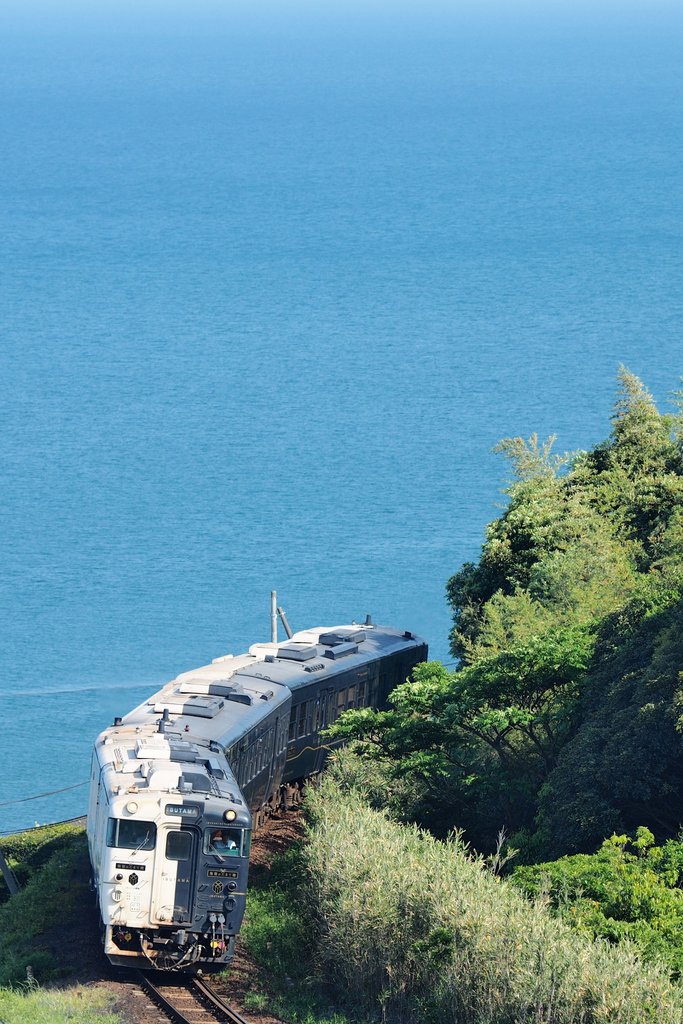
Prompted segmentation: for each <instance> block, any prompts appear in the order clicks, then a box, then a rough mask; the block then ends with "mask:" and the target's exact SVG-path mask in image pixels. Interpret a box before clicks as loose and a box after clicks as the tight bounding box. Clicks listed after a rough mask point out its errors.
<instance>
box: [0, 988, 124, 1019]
mask: <svg viewBox="0 0 683 1024" xmlns="http://www.w3.org/2000/svg"><path fill="white" fill-rule="evenodd" d="M113 1001H114V996H113V995H112V994H111V993H109V992H105V991H104V990H103V989H92V988H84V987H83V986H81V985H77V986H74V987H73V988H69V989H41V988H36V989H27V988H19V989H0V1020H2V1021H3V1024H120V1018H119V1017H118V1016H117V1015H116V1014H114V1013H112V1012H111V1011H110V1008H111V1004H112V1003H113Z"/></svg>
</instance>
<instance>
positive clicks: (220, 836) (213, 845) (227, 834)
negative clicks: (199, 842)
mask: <svg viewBox="0 0 683 1024" xmlns="http://www.w3.org/2000/svg"><path fill="white" fill-rule="evenodd" d="M203 849H204V853H208V854H214V855H215V856H219V857H239V856H240V853H241V849H242V829H241V828H207V829H205V830H204V846H203Z"/></svg>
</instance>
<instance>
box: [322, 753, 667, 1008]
mask: <svg viewBox="0 0 683 1024" xmlns="http://www.w3.org/2000/svg"><path fill="white" fill-rule="evenodd" d="M334 774H336V775H337V778H338V779H342V780H345V781H344V783H343V785H340V784H339V782H338V781H335V779H334V778H333V775H334ZM307 805H308V811H309V815H310V828H309V837H308V842H307V843H306V844H305V845H304V847H303V850H302V855H303V857H304V860H305V864H306V867H307V871H308V882H307V886H306V895H307V903H308V913H309V914H310V917H311V921H312V924H311V927H310V930H309V934H310V945H311V947H312V948H313V950H314V955H315V962H316V964H317V967H318V970H319V971H320V972H321V973H323V974H324V975H325V977H327V978H328V979H329V980H330V981H331V984H332V985H333V986H334V988H335V989H336V990H337V992H343V993H344V997H345V1001H346V1003H347V1005H349V1009H350V1010H352V1011H353V1012H355V1013H356V1014H360V1015H363V1016H365V1015H370V1016H371V1017H372V1018H373V1019H376V1018H377V1016H378V1015H379V1014H380V1013H381V1019H382V1020H383V1021H385V1022H400V1021H409V1020H426V1021H432V1022H434V1024H436V1022H437V1021H438V1022H439V1024H448V1022H453V1024H455V1022H457V1024H528V1022H531V1021H543V1022H544V1024H597V1022H612V1024H617V1022H618V1024H626V1022H628V1024H645V1022H652V1024H654V1022H657V1024H666V1022H671V1024H673V1022H674V1021H675V1022H677V1024H680V1019H681V1011H682V1010H683V995H682V993H681V990H680V988H679V987H678V986H676V985H672V984H671V983H669V981H668V979H667V977H666V971H665V970H664V969H662V968H659V967H657V966H654V965H650V966H648V965H643V964H642V963H640V962H639V961H638V960H637V959H636V958H635V957H634V955H633V954H632V952H630V951H629V950H628V949H627V948H623V947H614V946H610V945H608V944H607V943H605V942H602V941H597V942H595V941H592V940H590V939H589V938H587V937H584V936H582V935H580V934H577V933H576V932H575V931H572V930H571V929H570V928H569V927H568V926H567V925H566V924H565V923H564V922H562V921H561V920H557V919H555V918H553V917H552V916H551V915H550V913H549V912H548V910H547V908H546V906H545V904H544V902H543V901H536V902H533V903H532V902H530V901H528V900H527V899H525V898H524V897H523V896H522V895H521V894H520V893H519V892H518V891H516V889H515V888H514V887H513V886H512V885H511V883H509V882H508V881H504V880H503V881H501V880H500V878H498V877H496V876H495V875H493V874H492V873H491V871H490V870H488V868H487V866H486V865H485V863H484V862H483V861H482V859H481V858H473V857H471V856H470V855H469V854H468V851H467V849H466V848H465V846H464V845H463V843H462V841H461V840H460V839H459V838H458V837H457V835H455V836H452V837H450V838H449V839H448V840H447V841H446V842H440V841H438V840H435V839H434V838H433V837H432V836H430V835H429V834H426V833H425V832H423V831H420V830H419V829H417V828H416V827H415V826H406V825H399V824H397V823H395V822H392V821H390V820H389V819H388V817H387V816H386V814H383V813H382V812H379V811H375V810H372V809H371V808H369V807H368V805H367V803H366V801H365V800H364V799H363V798H362V797H361V796H359V794H358V793H357V791H356V789H355V787H352V788H351V790H348V789H347V788H346V775H345V771H344V769H343V766H342V767H341V768H340V766H339V765H338V766H337V769H336V772H335V770H334V769H333V772H332V773H331V774H330V775H328V777H327V778H326V779H325V781H324V782H323V784H322V786H321V787H320V788H319V789H318V790H314V791H312V792H311V793H310V794H309V796H308V799H307Z"/></svg>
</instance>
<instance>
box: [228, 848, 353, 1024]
mask: <svg viewBox="0 0 683 1024" xmlns="http://www.w3.org/2000/svg"><path fill="white" fill-rule="evenodd" d="M307 882H308V880H307V876H306V872H305V861H304V858H303V855H302V852H301V849H300V847H299V846H293V847H290V848H289V850H287V851H286V852H285V853H284V854H281V855H280V856H278V857H277V858H276V859H275V862H274V864H273V866H272V867H271V868H270V870H268V871H266V872H265V873H261V874H256V876H255V877H254V878H253V879H252V881H251V883H250V887H249V899H248V901H247V913H246V916H245V920H244V925H243V927H242V932H241V935H240V942H241V943H243V945H244V947H245V949H246V952H247V954H248V955H249V957H250V958H251V959H252V960H253V961H254V963H255V964H256V966H257V968H259V970H260V976H261V979H262V980H261V991H255V990H254V991H252V992H250V993H249V996H248V997H247V999H245V1009H247V1010H254V1011H257V1012H260V1013H263V1012H267V1011H270V1012H271V1013H274V1014H276V1015H278V1016H280V1017H281V1018H282V1019H283V1020H287V1021H291V1022H292V1024H349V1022H348V1018H347V1017H346V1016H345V1015H344V1014H342V1013H340V1012H339V1011H337V1010H336V1009H335V1008H334V1007H333V1006H331V1004H330V999H329V996H328V995H327V994H326V988H327V986H326V979H325V977H324V975H323V974H321V972H320V969H319V964H318V962H317V952H316V945H315V938H316V928H315V924H314V921H313V919H312V917H311V906H312V903H311V895H310V893H309V890H308V884H307ZM227 979H228V981H229V979H230V969H228V971H227Z"/></svg>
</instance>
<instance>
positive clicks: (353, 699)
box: [346, 686, 356, 710]
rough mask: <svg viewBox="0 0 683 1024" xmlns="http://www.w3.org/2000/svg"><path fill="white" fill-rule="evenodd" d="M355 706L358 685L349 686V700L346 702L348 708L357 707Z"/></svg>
mask: <svg viewBox="0 0 683 1024" xmlns="http://www.w3.org/2000/svg"><path fill="white" fill-rule="evenodd" d="M355 706H356V687H355V686H349V699H348V701H347V703H346V708H347V710H348V709H349V708H355Z"/></svg>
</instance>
